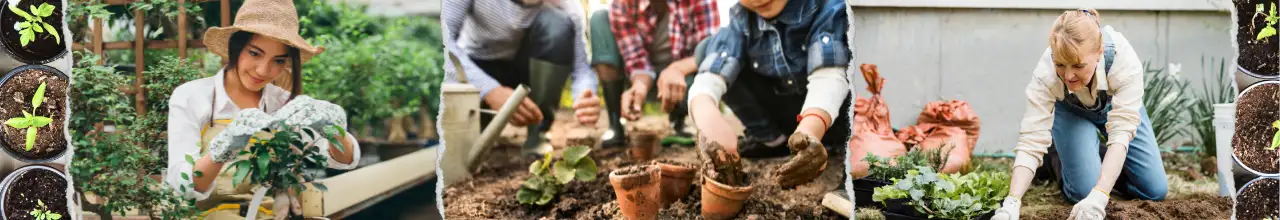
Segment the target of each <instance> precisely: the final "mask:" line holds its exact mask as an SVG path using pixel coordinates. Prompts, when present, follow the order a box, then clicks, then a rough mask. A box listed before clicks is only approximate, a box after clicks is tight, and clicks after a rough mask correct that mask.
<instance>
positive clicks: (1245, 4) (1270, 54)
mask: <svg viewBox="0 0 1280 220" xmlns="http://www.w3.org/2000/svg"><path fill="white" fill-rule="evenodd" d="M1233 2H1235V5H1236V11H1237V12H1238V13H1236V14H1237V15H1236V16H1237V21H1236V24H1237V26H1236V27H1237V28H1238V29H1237V30H1236V43H1237V45H1238V46H1239V47H1240V58H1239V60H1237V62H1238V63H1239V65H1240V66H1241V67H1244V68H1245V69H1246V70H1249V71H1251V72H1253V73H1256V74H1259V75H1265V76H1275V75H1276V74H1277V72H1280V63H1277V62H1276V61H1277V60H1280V45H1277V44H1280V35H1275V36H1271V37H1268V38H1264V39H1263V40H1257V36H1258V31H1259V30H1261V29H1262V27H1264V26H1266V24H1267V22H1266V15H1260V16H1254V12H1256V11H1257V10H1256V6H1257V5H1258V4H1262V3H1266V4H1267V6H1266V7H1267V8H1268V10H1270V9H1269V8H1270V7H1271V5H1273V4H1276V1H1275V0H1235V1H1233Z"/></svg>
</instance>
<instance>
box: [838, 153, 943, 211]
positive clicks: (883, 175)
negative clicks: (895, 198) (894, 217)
mask: <svg viewBox="0 0 1280 220" xmlns="http://www.w3.org/2000/svg"><path fill="white" fill-rule="evenodd" d="M942 156H944V155H942V154H941V153H940V152H939V151H936V150H934V151H921V150H912V151H907V153H906V154H903V155H902V156H897V157H894V158H884V157H879V156H876V155H874V154H870V153H868V154H867V157H865V158H864V159H863V160H866V161H867V163H868V164H870V165H871V169H870V174H869V175H867V176H866V177H863V178H859V179H855V180H853V194H854V197H855V198H856V200H857V201H856V203H855V204H856V205H857V206H858V207H875V208H884V205H883V204H882V203H878V202H874V201H872V200H871V195H872V194H873V193H874V192H875V189H876V188H880V187H882V186H886V185H889V184H892V183H893V180H894V179H899V178H903V177H906V176H907V171H911V170H915V169H916V168H917V167H921V166H927V167H932V168H934V169H935V170H936V169H940V168H941V165H940V163H939V162H937V161H939V160H941V157H942Z"/></svg>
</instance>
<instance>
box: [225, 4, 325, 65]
mask: <svg viewBox="0 0 1280 220" xmlns="http://www.w3.org/2000/svg"><path fill="white" fill-rule="evenodd" d="M240 31H246V32H252V33H254V34H256V35H260V36H263V37H269V38H272V39H276V40H279V41H280V42H282V43H284V44H285V45H289V46H292V47H294V48H298V52H300V53H301V55H302V57H301V60H302V62H303V63H306V62H307V60H310V59H311V56H315V55H316V54H319V53H321V52H324V47H315V46H311V44H308V43H307V41H306V40H304V39H302V36H301V35H298V33H299V31H298V9H297V8H295V7H294V6H293V2H292V1H290V0H245V1H244V4H243V5H241V6H240V10H239V11H237V12H236V20H235V23H234V25H232V26H230V27H214V28H209V30H208V31H206V32H205V33H204V45H205V46H206V47H208V48H209V51H210V52H213V53H214V54H218V56H222V58H223V59H226V58H227V57H228V56H227V44H228V43H229V42H228V41H230V40H231V34H234V33H236V32H240Z"/></svg>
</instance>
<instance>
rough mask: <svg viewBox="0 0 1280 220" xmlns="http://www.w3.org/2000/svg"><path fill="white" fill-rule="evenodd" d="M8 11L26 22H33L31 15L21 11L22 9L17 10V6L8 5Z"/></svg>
mask: <svg viewBox="0 0 1280 220" xmlns="http://www.w3.org/2000/svg"><path fill="white" fill-rule="evenodd" d="M9 11H12V12H13V13H14V14H17V15H18V16H19V17H22V18H23V19H27V20H28V21H30V20H35V19H34V18H32V17H31V14H28V13H27V12H26V11H23V10H22V9H18V7H17V6H14V5H9Z"/></svg>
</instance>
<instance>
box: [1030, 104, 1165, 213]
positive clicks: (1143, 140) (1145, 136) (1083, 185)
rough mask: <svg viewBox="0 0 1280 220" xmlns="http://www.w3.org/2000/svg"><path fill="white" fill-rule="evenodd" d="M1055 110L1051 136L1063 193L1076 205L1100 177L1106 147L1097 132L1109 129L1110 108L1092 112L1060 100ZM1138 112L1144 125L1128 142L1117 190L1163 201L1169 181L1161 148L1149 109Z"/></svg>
mask: <svg viewBox="0 0 1280 220" xmlns="http://www.w3.org/2000/svg"><path fill="white" fill-rule="evenodd" d="M1055 109H1057V111H1055V112H1054V119H1053V131H1052V133H1053V142H1054V143H1053V144H1054V145H1055V148H1056V149H1057V151H1058V155H1059V157H1060V158H1061V161H1062V194H1063V195H1064V196H1065V197H1066V199H1067V201H1068V202H1071V203H1076V202H1079V201H1080V200H1082V199H1084V198H1085V197H1086V196H1088V195H1089V192H1090V191H1091V190H1093V188H1094V186H1095V185H1097V183H1098V177H1099V176H1101V172H1102V157H1103V156H1104V154H1105V153H1106V150H1105V149H1106V147H1105V146H1103V145H1102V144H1101V143H1100V141H1099V140H1098V132H1099V131H1105V130H1106V129H1105V127H1104V125H1105V124H1106V123H1107V113H1108V112H1110V111H1111V105H1110V104H1107V106H1106V107H1105V108H1103V109H1101V110H1100V111H1090V110H1087V109H1084V108H1081V107H1079V106H1076V105H1072V104H1067V103H1066V102H1061V101H1059V102H1058V103H1057V104H1055ZM1139 112H1140V114H1141V118H1142V124H1140V125H1138V129H1137V130H1136V132H1135V134H1134V138H1133V141H1131V142H1129V152H1128V153H1127V154H1125V160H1124V168H1123V169H1122V171H1121V172H1120V176H1119V178H1118V179H1117V180H1116V184H1115V187H1114V189H1117V190H1123V193H1126V194H1131V195H1133V196H1134V197H1136V198H1137V199H1142V200H1155V201H1160V200H1164V198H1165V194H1166V193H1168V191H1169V182H1168V179H1167V178H1168V177H1165V172H1164V163H1163V162H1162V161H1161V159H1160V147H1159V146H1157V145H1156V137H1155V133H1154V132H1153V131H1152V130H1151V119H1149V118H1148V117H1147V111H1146V109H1145V108H1143V109H1140V110H1139ZM1103 133H1104V135H1105V132H1103Z"/></svg>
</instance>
